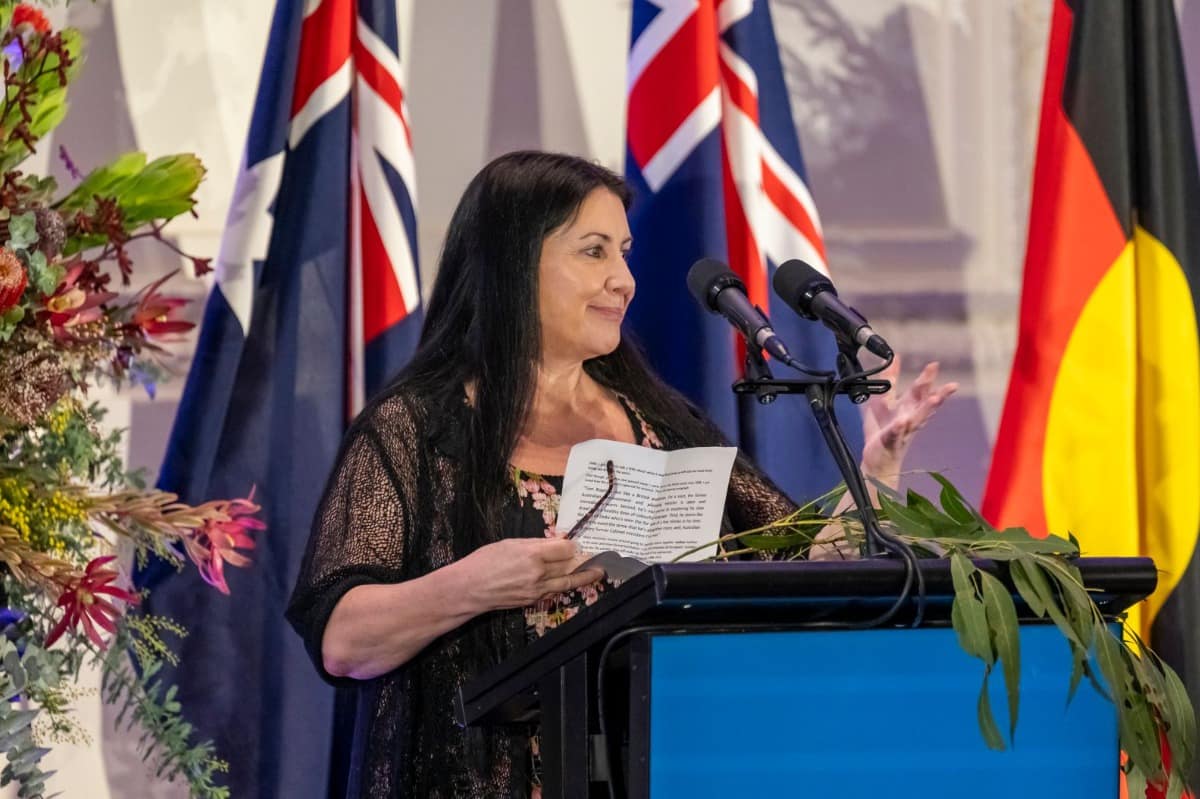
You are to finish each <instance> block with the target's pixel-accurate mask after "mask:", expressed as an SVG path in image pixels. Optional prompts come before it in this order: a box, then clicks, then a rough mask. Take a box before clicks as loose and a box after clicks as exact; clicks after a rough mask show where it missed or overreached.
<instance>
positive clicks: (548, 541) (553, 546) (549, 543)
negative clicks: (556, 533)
mask: <svg viewBox="0 0 1200 799" xmlns="http://www.w3.org/2000/svg"><path fill="white" fill-rule="evenodd" d="M533 540H534V541H535V543H534V546H536V547H537V553H538V555H539V556H540V557H541V559H542V561H543V562H544V563H561V562H562V561H565V560H574V559H575V558H577V557H579V545H578V544H576V543H575V542H574V541H568V540H567V539H565V538H545V539H533Z"/></svg>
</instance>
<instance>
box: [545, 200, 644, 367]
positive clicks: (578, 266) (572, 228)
mask: <svg viewBox="0 0 1200 799" xmlns="http://www.w3.org/2000/svg"><path fill="white" fill-rule="evenodd" d="M632 241H633V239H632V237H631V236H630V235H629V222H628V220H627V219H626V218H625V206H624V205H622V204H621V199H620V198H619V197H617V195H615V194H613V193H612V192H611V191H609V190H608V189H606V188H597V189H595V190H593V191H592V193H591V194H589V195H588V196H587V197H585V198H584V200H583V204H582V205H580V206H579V213H578V214H576V215H575V218H574V219H572V220H571V221H570V222H568V223H567V224H565V225H563V226H562V227H560V228H558V229H557V230H554V231H551V233H550V235H548V236H546V239H545V241H543V242H542V257H541V260H540V261H539V263H538V281H539V289H538V311H539V313H540V316H541V322H542V360H543V361H544V362H545V361H579V362H582V361H585V360H587V359H588V358H595V357H597V356H599V355H607V354H608V353H610V352H612V351H613V350H615V349H616V348H617V345H618V344H620V343H621V320H622V319H624V317H625V309H626V308H628V307H629V302H630V300H632V299H633V289H634V281H633V275H632V274H631V273H630V271H629V265H628V264H626V263H625V256H626V255H627V254H628V252H629V246H630V244H631V243H632Z"/></svg>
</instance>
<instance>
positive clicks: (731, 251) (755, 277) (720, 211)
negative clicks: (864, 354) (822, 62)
mask: <svg viewBox="0 0 1200 799" xmlns="http://www.w3.org/2000/svg"><path fill="white" fill-rule="evenodd" d="M631 41H632V43H631V46H630V49H629V75H628V81H627V86H628V91H629V113H628V138H627V151H626V161H625V163H626V168H625V169H626V173H627V177H628V178H629V180H630V183H631V185H632V186H633V189H634V193H635V197H634V204H633V208H632V210H631V213H630V226H631V228H632V231H633V251H632V259H631V260H632V267H633V272H634V275H635V277H636V278H637V283H638V289H637V301H636V302H634V303H633V305H632V306H631V307H630V321H631V323H632V326H633V329H634V331H635V332H636V334H637V337H638V339H639V340H640V342H641V343H642V345H643V347H644V348H645V349H646V351H647V353H648V355H649V356H650V360H651V361H652V363H653V364H654V365H655V367H656V368H657V369H658V370H659V372H660V373H661V374H662V375H663V376H664V377H666V379H667V380H668V381H669V382H670V383H671V384H672V385H674V386H676V387H677V388H679V389H680V390H681V391H683V392H684V393H685V394H687V395H688V396H690V397H691V398H692V399H693V400H694V401H696V402H697V403H699V404H700V405H701V406H702V407H703V408H705V410H707V411H708V413H709V414H710V415H711V416H712V417H713V418H714V419H715V420H716V422H717V423H718V424H719V425H720V426H721V427H722V429H724V430H725V432H726V433H727V434H728V435H729V436H730V438H731V439H732V440H734V441H737V442H738V443H739V444H740V446H741V447H742V448H743V450H744V451H745V452H746V453H747V454H749V455H750V456H751V457H752V458H754V459H755V461H757V463H758V464H759V465H760V466H761V467H762V468H763V469H765V470H766V471H767V472H768V474H770V475H771V476H772V477H773V478H774V479H775V480H776V481H777V482H778V483H779V484H780V486H781V487H782V488H783V489H784V490H785V491H786V492H787V493H788V494H790V495H791V496H792V497H793V498H796V499H798V500H803V499H806V498H811V497H813V496H816V495H818V494H820V493H822V492H823V491H825V490H826V489H828V488H831V487H832V486H833V485H835V484H836V483H837V482H838V481H839V480H840V474H839V473H838V471H837V468H836V466H835V464H834V462H833V459H832V458H831V457H830V456H829V455H828V453H827V451H826V449H825V444H824V441H823V440H822V438H821V434H820V431H819V429H818V428H817V426H816V424H815V423H814V422H813V421H812V419H811V416H810V414H809V413H808V409H807V408H806V407H805V403H804V401H803V400H802V399H800V398H791V397H780V398H779V399H778V400H777V401H776V402H775V403H774V404H773V405H770V406H765V407H763V406H757V405H753V406H751V405H750V404H749V403H747V402H745V401H743V402H741V406H742V407H741V408H740V409H739V401H738V400H737V399H736V398H735V397H734V395H733V393H732V392H731V391H730V385H731V384H732V383H733V382H734V380H736V379H738V377H740V376H741V372H742V364H741V361H740V358H741V353H742V352H743V350H742V348H741V347H740V345H739V344H738V342H737V340H736V334H735V333H733V332H731V329H730V327H729V325H728V323H726V322H725V320H723V319H721V318H720V317H717V316H714V315H712V314H710V313H708V312H707V311H705V310H704V309H702V308H700V307H699V305H697V304H696V303H695V301H694V300H693V299H692V297H691V296H690V295H689V294H688V292H687V290H686V289H685V281H684V278H685V275H686V274H687V270H688V268H689V267H690V266H691V264H692V263H694V262H695V261H696V260H698V259H699V258H703V257H706V256H707V257H714V258H719V259H722V260H724V261H726V262H727V263H728V264H729V266H730V268H731V269H732V270H733V271H734V272H735V273H737V274H738V276H740V277H741V278H742V280H743V281H744V282H745V284H746V288H747V292H748V293H749V295H750V299H751V301H752V302H754V303H755V304H756V305H758V306H760V307H761V308H763V309H766V310H767V312H768V315H769V316H770V317H771V320H772V322H773V323H774V328H775V330H776V332H777V333H779V334H780V336H781V337H782V338H783V340H784V341H785V342H787V344H788V346H789V348H790V349H791V351H792V353H793V354H794V355H796V357H797V358H798V359H799V360H800V361H802V362H804V363H807V364H809V365H810V366H814V367H818V368H823V369H832V368H833V366H834V359H835V357H836V354H837V348H836V344H835V342H834V340H833V337H832V335H831V334H829V333H828V332H827V331H825V330H824V329H823V328H821V327H820V326H818V325H817V324H816V323H813V322H808V321H805V320H802V319H800V318H799V317H797V316H796V315H795V313H794V312H793V311H791V310H790V309H789V308H787V306H785V305H784V304H783V303H782V302H781V301H779V300H778V299H776V298H775V297H774V296H773V294H772V292H770V291H769V286H770V278H771V276H772V274H773V273H774V270H775V268H776V267H777V266H778V265H779V264H781V263H783V262H784V261H787V260H789V259H791V258H800V259H802V260H804V261H807V262H808V263H810V264H812V265H813V266H814V267H816V268H817V269H820V270H823V271H826V272H828V267H827V266H826V263H825V248H824V244H823V242H822V239H821V224H820V221H819V219H818V217H817V209H816V206H815V204H814V203H813V199H812V195H811V194H810V193H809V190H808V186H807V183H806V179H805V173H804V162H803V160H802V159H801V157H800V144H799V140H798V139H797V137H796V129H795V126H794V124H793V122H792V116H791V107H790V104H789V102H788V95H787V87H786V86H785V85H784V79H783V68H782V66H781V64H780V59H779V49H778V47H777V45H776V43H775V32H774V28H773V26H772V24H771V14H770V10H769V8H768V3H767V0H634V3H633V35H632V39H631ZM775 372H776V376H777V377H786V376H789V375H786V374H784V373H782V372H781V368H776V369H775ZM750 402H751V403H752V402H753V401H750ZM739 411H740V412H739ZM838 411H839V415H840V418H841V419H843V420H845V422H846V423H845V424H844V428H845V430H846V434H847V437H848V438H850V443H851V448H852V449H855V450H860V449H861V446H862V433H861V425H860V423H859V416H858V413H857V411H856V410H855V409H854V407H853V406H852V405H850V404H849V403H848V402H845V401H843V402H841V403H839V405H838Z"/></svg>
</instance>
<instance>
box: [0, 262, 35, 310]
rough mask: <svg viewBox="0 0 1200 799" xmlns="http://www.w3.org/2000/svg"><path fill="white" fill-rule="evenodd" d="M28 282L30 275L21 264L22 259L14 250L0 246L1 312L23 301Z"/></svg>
mask: <svg viewBox="0 0 1200 799" xmlns="http://www.w3.org/2000/svg"><path fill="white" fill-rule="evenodd" d="M28 283H29V275H28V274H27V273H26V272H25V267H24V266H22V265H21V259H19V258H17V256H16V255H15V254H14V253H13V252H12V250H7V249H4V248H2V247H0V313H4V312H5V311H7V310H8V309H9V308H11V307H13V306H14V305H16V304H17V303H18V302H20V301H21V295H23V294H24V293H25V286H26V284H28Z"/></svg>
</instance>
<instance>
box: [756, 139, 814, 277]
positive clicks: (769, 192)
mask: <svg viewBox="0 0 1200 799" xmlns="http://www.w3.org/2000/svg"><path fill="white" fill-rule="evenodd" d="M762 187H763V194H765V195H766V196H767V199H768V200H770V201H771V204H772V205H774V206H775V207H776V208H778V209H779V213H781V214H783V216H784V218H785V219H787V221H789V222H791V223H792V225H793V227H795V228H796V229H797V230H799V231H800V233H801V234H802V235H803V236H804V238H806V239H808V241H809V243H810V244H812V246H813V247H815V248H816V250H817V252H819V253H820V254H821V258H822V260H824V259H825V242H824V241H823V240H822V239H821V234H820V233H819V232H817V226H816V225H815V224H814V223H813V220H812V217H810V216H809V215H808V211H807V210H806V209H805V207H804V205H803V204H802V203H801V202H800V198H799V197H797V196H796V195H795V194H793V193H792V192H791V190H790V189H788V187H787V186H785V185H784V183H783V181H782V180H780V179H779V176H778V175H776V174H775V171H774V170H772V169H771V167H769V166H768V165H767V162H766V161H763V163H762Z"/></svg>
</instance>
